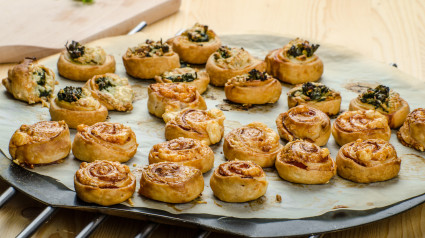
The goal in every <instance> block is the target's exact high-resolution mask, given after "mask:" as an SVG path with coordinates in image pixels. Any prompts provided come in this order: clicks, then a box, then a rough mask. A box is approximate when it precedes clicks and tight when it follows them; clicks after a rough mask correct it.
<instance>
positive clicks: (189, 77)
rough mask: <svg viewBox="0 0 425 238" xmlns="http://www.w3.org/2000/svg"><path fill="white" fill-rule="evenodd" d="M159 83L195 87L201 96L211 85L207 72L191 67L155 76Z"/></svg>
mask: <svg viewBox="0 0 425 238" xmlns="http://www.w3.org/2000/svg"><path fill="white" fill-rule="evenodd" d="M155 81H156V82H157V83H184V84H188V85H191V86H194V87H195V88H196V90H198V92H199V94H203V93H204V92H205V91H206V90H207V88H208V84H209V83H210V76H209V75H208V74H207V72H206V71H204V70H202V71H199V70H197V69H194V68H191V67H184V68H175V69H173V70H170V71H167V72H164V73H163V74H161V75H159V76H155Z"/></svg>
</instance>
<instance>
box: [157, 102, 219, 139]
mask: <svg viewBox="0 0 425 238" xmlns="http://www.w3.org/2000/svg"><path fill="white" fill-rule="evenodd" d="M224 119H225V117H224V114H223V112H222V111H221V110H219V109H211V110H209V111H204V110H198V109H191V108H187V109H184V110H182V111H180V112H178V113H176V114H174V117H173V118H171V119H170V120H169V121H168V122H167V124H166V125H165V139H167V140H172V139H176V138H179V137H186V138H192V139H198V140H201V141H203V142H204V143H205V144H207V145H211V144H216V143H218V142H219V141H220V140H221V138H222V137H223V134H224V126H223V122H224Z"/></svg>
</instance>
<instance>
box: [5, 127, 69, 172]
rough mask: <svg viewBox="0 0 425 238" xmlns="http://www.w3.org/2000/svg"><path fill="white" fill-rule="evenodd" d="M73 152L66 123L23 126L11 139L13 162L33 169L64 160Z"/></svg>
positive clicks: (10, 151) (10, 148)
mask: <svg viewBox="0 0 425 238" xmlns="http://www.w3.org/2000/svg"><path fill="white" fill-rule="evenodd" d="M69 151H71V138H70V135H69V129H68V126H67V125H66V123H65V122H64V121H41V122H37V123H35V124H32V125H22V126H21V127H20V128H19V129H18V130H16V131H15V133H14V134H13V135H12V138H10V142H9V153H10V155H11V156H12V159H13V162H15V163H16V164H19V165H23V166H28V167H30V168H33V167H34V165H40V164H50V163H53V162H57V161H59V160H61V159H64V158H65V157H66V156H68V154H69Z"/></svg>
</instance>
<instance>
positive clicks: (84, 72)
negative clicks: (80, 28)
mask: <svg viewBox="0 0 425 238" xmlns="http://www.w3.org/2000/svg"><path fill="white" fill-rule="evenodd" d="M65 48H66V50H64V51H63V52H62V53H61V54H60V56H59V60H58V64H57V66H58V72H59V74H60V75H61V76H63V77H65V78H67V79H71V80H75V81H87V80H89V79H90V78H92V77H93V76H95V75H98V74H106V73H113V72H115V58H114V56H112V55H107V54H106V52H105V50H104V49H103V48H101V47H100V46H96V47H90V46H86V45H81V44H80V43H79V42H77V41H72V42H71V44H69V45H68V42H67V43H66V45H65Z"/></svg>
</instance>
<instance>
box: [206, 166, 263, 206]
mask: <svg viewBox="0 0 425 238" xmlns="http://www.w3.org/2000/svg"><path fill="white" fill-rule="evenodd" d="M267 185H268V182H267V180H266V174H265V173H264V171H263V169H262V168H261V167H260V166H259V165H257V164H255V163H254V162H252V161H240V160H232V161H228V162H226V163H223V164H220V165H219V166H218V168H217V169H216V170H214V173H213V175H212V176H211V179H210V186H211V189H212V191H213V192H214V195H215V196H216V197H217V198H218V199H220V200H221V201H225V202H248V201H252V200H255V199H257V198H259V197H261V196H263V195H264V194H265V193H266V191H267Z"/></svg>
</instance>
